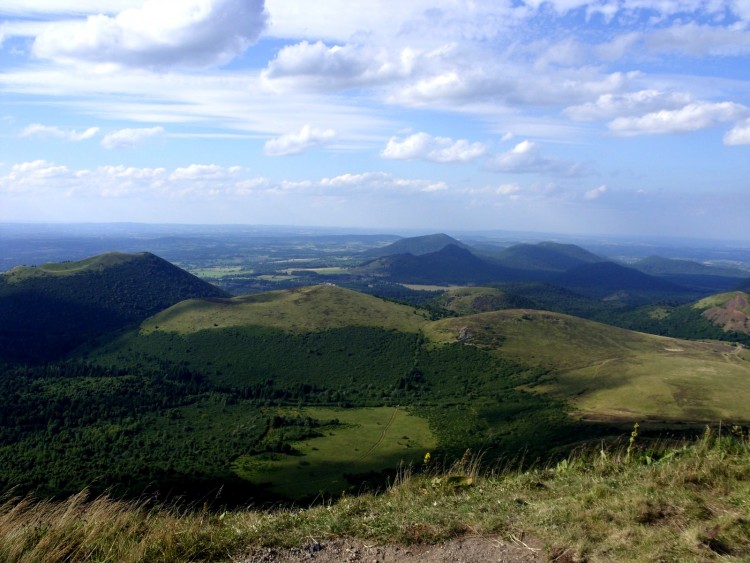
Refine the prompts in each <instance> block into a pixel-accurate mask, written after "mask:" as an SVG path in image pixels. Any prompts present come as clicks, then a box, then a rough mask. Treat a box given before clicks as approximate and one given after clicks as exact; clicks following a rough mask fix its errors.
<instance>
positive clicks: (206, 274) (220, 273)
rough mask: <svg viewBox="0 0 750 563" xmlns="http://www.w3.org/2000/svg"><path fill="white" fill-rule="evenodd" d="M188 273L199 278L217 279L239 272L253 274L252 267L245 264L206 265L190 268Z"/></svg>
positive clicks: (238, 273) (235, 274)
mask: <svg viewBox="0 0 750 563" xmlns="http://www.w3.org/2000/svg"><path fill="white" fill-rule="evenodd" d="M190 273H191V274H193V275H195V276H198V277H199V278H204V279H212V280H218V279H221V278H223V277H225V276H237V275H240V274H248V275H249V274H253V273H255V270H254V269H253V268H247V267H245V266H208V267H203V268H192V269H190Z"/></svg>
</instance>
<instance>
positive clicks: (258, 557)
mask: <svg viewBox="0 0 750 563" xmlns="http://www.w3.org/2000/svg"><path fill="white" fill-rule="evenodd" d="M561 555H563V558H562V559H560V558H557V559H556V560H557V561H563V560H565V559H564V555H565V554H561ZM549 560H550V558H549V557H548V556H547V554H546V553H545V551H544V550H543V549H541V548H540V547H539V546H538V545H537V544H536V542H532V541H525V540H524V541H522V540H520V539H516V540H515V541H514V542H505V541H501V540H497V539H494V538H488V537H466V538H458V539H454V540H450V541H446V542H443V543H438V544H434V545H425V544H417V545H409V546H397V545H389V544H386V545H377V544H372V545H371V544H368V543H367V542H363V541H360V540H356V539H336V540H333V541H330V542H321V543H318V542H316V541H313V540H310V542H309V543H308V544H307V545H305V546H304V547H297V548H291V549H280V548H270V547H253V548H250V549H248V550H247V551H246V552H245V553H244V554H242V555H241V556H239V557H238V558H236V559H234V562H235V563H290V562H294V561H315V562H318V563H333V562H336V563H345V562H363V563H376V562H377V563H392V562H394V563H395V562H401V561H406V562H417V561H419V562H425V563H448V562H451V563H475V562H482V563H484V562H487V563H490V562H497V563H500V562H502V563H537V562H542V561H549Z"/></svg>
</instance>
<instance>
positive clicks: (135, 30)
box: [32, 0, 267, 68]
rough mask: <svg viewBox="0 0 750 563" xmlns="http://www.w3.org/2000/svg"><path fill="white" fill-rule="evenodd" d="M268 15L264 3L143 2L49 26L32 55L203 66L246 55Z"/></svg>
mask: <svg viewBox="0 0 750 563" xmlns="http://www.w3.org/2000/svg"><path fill="white" fill-rule="evenodd" d="M266 17H267V16H266V12H265V8H264V2H263V0H182V1H180V2H172V1H171V0H145V2H144V3H143V5H142V7H138V8H129V9H125V10H123V11H121V12H120V13H118V14H117V15H116V16H107V15H103V14H99V15H95V16H88V17H87V19H86V21H70V20H67V21H60V22H58V23H56V24H54V25H51V26H49V27H48V28H46V29H45V30H44V31H43V32H42V33H41V34H39V35H38V36H37V37H36V40H35V41H34V44H33V48H32V51H33V53H34V55H35V56H37V57H39V58H41V59H50V60H54V61H58V62H67V63H94V64H113V65H117V66H133V67H145V68H163V67H170V66H184V67H207V66H213V65H220V64H223V63H226V62H228V61H230V60H231V59H233V58H234V57H236V56H237V55H239V54H240V53H242V52H244V51H245V49H247V47H248V46H249V45H250V44H252V43H253V42H255V40H256V39H257V38H258V36H259V35H260V33H261V31H263V29H264V27H265V24H266Z"/></svg>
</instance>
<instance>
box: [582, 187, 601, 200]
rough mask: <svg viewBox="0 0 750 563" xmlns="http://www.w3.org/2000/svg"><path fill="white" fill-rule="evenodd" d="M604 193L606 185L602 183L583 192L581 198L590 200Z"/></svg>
mask: <svg viewBox="0 0 750 563" xmlns="http://www.w3.org/2000/svg"><path fill="white" fill-rule="evenodd" d="M605 193H607V186H605V185H602V186H599V187H598V188H594V189H592V190H589V191H587V192H586V193H585V194H583V199H587V200H589V201H591V200H594V199H597V198H599V197H601V196H603V195H604V194H605Z"/></svg>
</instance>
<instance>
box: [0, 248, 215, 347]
mask: <svg viewBox="0 0 750 563" xmlns="http://www.w3.org/2000/svg"><path fill="white" fill-rule="evenodd" d="M225 295H226V294H225V293H224V292H223V291H221V290H220V289H218V288H216V287H214V286H212V285H210V284H208V283H206V282H204V281H202V280H200V279H199V278H197V277H195V276H193V275H192V274H189V273H187V272H185V271H184V270H181V269H180V268H178V267H176V266H173V265H172V264H170V263H169V262H167V261H166V260H163V259H161V258H159V257H158V256H155V255H153V254H150V253H148V252H144V253H140V254H124V253H108V254H103V255H99V256H94V257H91V258H88V259H85V260H81V261H78V262H60V263H48V264H44V265H41V266H37V267H29V266H20V267H17V268H13V269H12V270H10V271H8V272H6V273H4V274H0V318H2V319H3V325H2V327H0V360H3V359H5V360H14V361H44V360H50V359H54V358H58V357H61V356H62V355H64V354H65V353H67V352H69V351H70V350H72V349H73V348H75V347H76V346H78V345H79V344H81V343H83V342H85V341H87V340H89V339H91V338H97V337H101V336H102V335H103V334H104V333H106V332H111V331H115V330H119V329H121V328H124V327H126V326H130V325H133V324H134V323H138V322H140V321H142V320H143V319H145V318H147V317H148V316H150V315H153V314H154V313H156V312H158V311H161V310H163V309H164V308H166V307H169V306H170V305H173V304H175V303H178V302H180V301H182V300H184V299H188V298H190V297H222V296H225Z"/></svg>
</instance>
